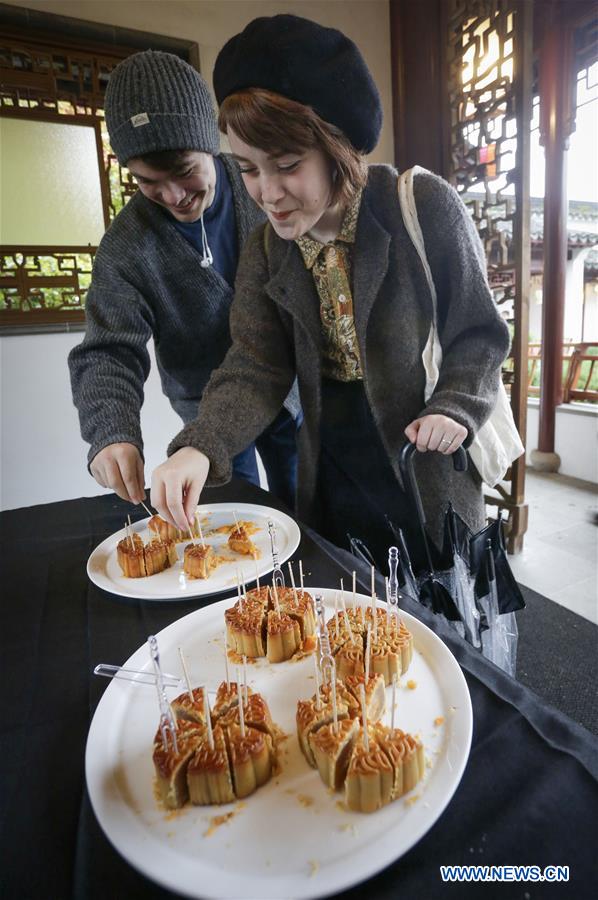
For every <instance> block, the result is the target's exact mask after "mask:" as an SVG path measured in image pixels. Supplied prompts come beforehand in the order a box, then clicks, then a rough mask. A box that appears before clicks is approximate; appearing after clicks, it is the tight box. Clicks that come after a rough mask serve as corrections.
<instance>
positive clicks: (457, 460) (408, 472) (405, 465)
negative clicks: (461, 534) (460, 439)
mask: <svg viewBox="0 0 598 900" xmlns="http://www.w3.org/2000/svg"><path fill="white" fill-rule="evenodd" d="M416 453H417V447H416V446H415V444H412V443H411V442H410V441H407V443H406V444H404V446H403V447H402V449H401V452H400V453H399V469H400V472H401V477H402V479H403V484H404V486H405V490H406V491H407V492H408V493H409V495H410V496H411V499H412V500H413V502H414V504H415V508H416V510H417V517H418V519H419V524H420V525H421V527H422V529H423V527H424V525H425V524H426V516H425V514H424V507H423V504H422V500H421V496H420V493H419V488H418V486H417V481H416V478H415V472H414V471H413V457H414V456H415V454H416ZM451 458H452V460H453V465H454V467H455V471H456V472H466V471H467V453H466V452H465V450H464V449H463V447H458V448H457V449H456V450H455V452H454V453H451Z"/></svg>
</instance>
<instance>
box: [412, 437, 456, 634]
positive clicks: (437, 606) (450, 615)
mask: <svg viewBox="0 0 598 900" xmlns="http://www.w3.org/2000/svg"><path fill="white" fill-rule="evenodd" d="M414 453H417V447H416V446H415V444H411V443H407V444H405V446H404V447H403V449H402V450H401V453H400V456H399V468H400V470H401V476H402V478H403V487H404V490H405V492H406V493H407V495H408V496H409V497H410V498H411V501H412V503H413V506H414V507H415V510H416V512H417V520H418V523H419V531H420V536H421V539H422V546H423V548H424V551H425V555H426V559H427V562H428V568H427V570H426V571H425V572H423V573H416V574H418V588H419V600H420V603H423V605H424V606H427V607H429V608H430V609H432V610H433V612H435V613H441V614H442V615H444V616H445V617H446V618H447V619H448V620H449V621H453V622H460V621H462V618H461V615H460V613H459V610H458V609H457V606H456V604H455V600H454V599H453V597H452V596H451V593H450V592H449V590H448V589H447V587H446V584H445V583H444V579H441V578H440V577H439V576H438V575H437V573H436V567H435V565H434V562H433V559H432V551H431V548H430V539H429V538H428V534H427V532H426V516H425V513H424V507H423V505H422V501H421V497H420V494H419V488H418V486H417V480H416V478H415V472H414V470H413V454H414ZM452 459H453V465H454V466H455V469H456V470H457V471H458V472H463V471H465V469H467V456H466V454H465V451H464V450H462V448H461V447H459V449H458V450H457V452H456V453H453V455H452Z"/></svg>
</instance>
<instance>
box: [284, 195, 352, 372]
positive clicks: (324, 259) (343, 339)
mask: <svg viewBox="0 0 598 900" xmlns="http://www.w3.org/2000/svg"><path fill="white" fill-rule="evenodd" d="M362 193H363V192H362V191H361V190H360V191H358V193H357V194H356V195H355V197H354V198H353V200H352V201H351V203H350V205H349V206H348V207H347V210H346V212H345V215H344V218H343V223H342V226H341V230H340V232H339V234H338V237H337V238H336V239H335V240H334V241H331V242H330V243H328V244H322V243H320V241H316V240H314V239H313V238H310V237H307V235H304V236H303V237H300V238H298V239H297V241H296V243H297V246H298V247H299V250H300V251H301V255H302V257H303V262H304V263H305V266H306V268H307V269H310V270H311V272H312V274H313V277H314V281H315V283H316V288H317V291H318V296H319V298H320V321H321V325H322V343H323V357H324V358H323V360H322V372H323V374H324V375H325V377H326V378H333V379H334V380H336V381H361V380H362V379H363V373H362V369H361V360H360V357H359V346H358V344H357V335H356V333H355V317H354V314H353V297H352V294H351V259H352V255H353V253H352V251H353V244H354V243H355V232H356V230H357V217H358V215H359V208H360V206H361V195H362Z"/></svg>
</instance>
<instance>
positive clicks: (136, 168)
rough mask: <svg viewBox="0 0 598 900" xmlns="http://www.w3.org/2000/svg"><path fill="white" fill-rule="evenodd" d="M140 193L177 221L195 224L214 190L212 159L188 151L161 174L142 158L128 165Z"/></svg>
mask: <svg viewBox="0 0 598 900" xmlns="http://www.w3.org/2000/svg"><path fill="white" fill-rule="evenodd" d="M127 167H128V169H129V172H130V173H131V175H132V176H133V177H134V179H135V181H136V182H137V185H138V187H139V190H140V191H141V193H142V194H143V195H144V196H145V197H147V198H148V200H152V201H153V202H154V203H157V204H158V205H159V206H163V207H164V209H167V210H168V212H169V213H170V214H171V215H172V216H174V218H175V219H177V221H179V222H195V221H197V219H199V218H200V216H201V215H202V214H203V213H204V212H205V210H206V209H207V208H208V207H209V206H211V204H212V201H213V200H214V195H215V191H216V167H215V165H214V157H213V156H211V155H210V154H209V153H202V152H201V151H199V150H188V151H187V152H186V153H185V154H184V155H183V156H182V157H181V159H180V161H179V162H178V163H177V165H176V167H175V168H174V169H171V170H170V171H168V172H164V171H161V170H160V169H156V168H154V166H150V165H148V164H147V163H146V162H144V161H143V159H142V158H141V157H133V158H132V159H130V160H129V161H128V162H127Z"/></svg>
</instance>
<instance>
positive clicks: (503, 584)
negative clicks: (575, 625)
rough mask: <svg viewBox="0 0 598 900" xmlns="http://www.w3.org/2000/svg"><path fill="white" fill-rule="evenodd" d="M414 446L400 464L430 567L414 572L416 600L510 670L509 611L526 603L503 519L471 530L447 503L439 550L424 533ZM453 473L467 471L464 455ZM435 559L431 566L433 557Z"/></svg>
mask: <svg viewBox="0 0 598 900" xmlns="http://www.w3.org/2000/svg"><path fill="white" fill-rule="evenodd" d="M416 452H417V449H416V447H415V445H414V444H411V443H408V444H405V446H404V447H403V449H402V451H401V454H400V457H399V467H400V470H401V475H402V478H403V484H404V487H405V491H406V492H407V494H408V495H409V497H410V498H411V501H412V503H413V506H414V508H415V510H416V513H417V518H418V523H419V530H420V535H421V538H422V543H423V546H424V548H425V552H426V558H427V561H428V568H427V569H426V570H423V571H417V572H416V576H417V584H418V587H419V600H420V602H421V603H423V604H424V605H425V606H428V607H429V608H431V609H432V610H433V611H434V612H435V613H437V614H440V615H443V616H445V618H446V619H448V620H449V622H450V623H451V625H452V626H453V627H454V628H455V629H456V630H457V631H458V632H459V633H460V634H461V635H462V636H463V637H465V639H466V640H467V641H468V642H469V643H471V644H472V645H473V646H474V647H477V648H480V649H481V650H482V652H483V653H484V655H485V656H488V657H489V658H490V659H492V660H493V661H494V662H496V663H497V664H498V665H500V666H501V668H504V669H506V670H507V671H509V672H511V674H513V673H514V660H515V653H516V644H517V626H516V622H515V617H514V615H513V613H514V612H515V611H516V610H518V609H522V608H523V607H524V606H525V601H524V599H523V596H522V594H521V591H520V590H519V586H518V584H517V582H516V581H515V578H514V576H513V573H512V571H511V568H510V566H509V562H508V559H507V554H506V548H505V543H504V535H503V528H502V521H501V519H500V518H499V519H497V520H496V521H491V522H490V523H489V524H488V525H486V526H485V528H483V529H482V530H481V531H479V532H477V533H476V534H472V533H471V531H470V529H469V528H468V526H467V525H466V524H465V523H464V522H463V520H462V519H461V518H460V517H459V516H458V515H457V513H456V511H455V510H454V509H453V508H452V506H451V505H449V508H448V509H447V511H446V517H445V523H444V542H443V547H442V550H441V551H440V552H439V551H438V550H436V548H435V547H434V546H433V545H432V549H431V547H430V543H431V542H430V538H429V536H428V534H427V532H426V527H425V525H426V519H425V514H424V510H423V506H422V502H421V497H420V494H419V489H418V486H417V481H416V478H415V473H414V470H413V457H414V454H415V453H416ZM452 457H453V464H454V466H455V469H456V470H457V471H461V472H462V471H465V470H466V469H467V454H466V453H465V451H464V450H463V448H462V447H460V448H459V449H458V450H457V451H456V452H455V453H454V454H452ZM434 559H435V560H436V565H434V562H433V560H434Z"/></svg>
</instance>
